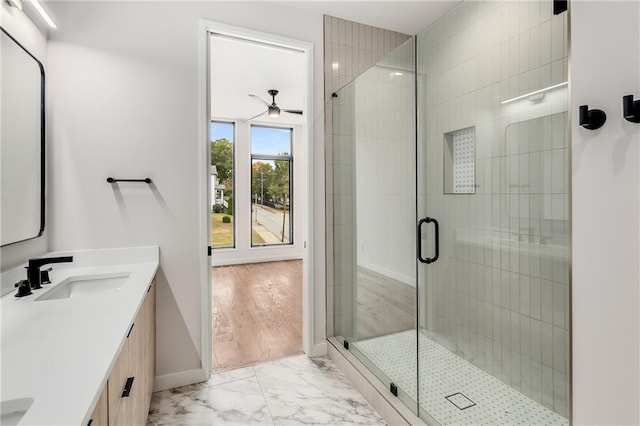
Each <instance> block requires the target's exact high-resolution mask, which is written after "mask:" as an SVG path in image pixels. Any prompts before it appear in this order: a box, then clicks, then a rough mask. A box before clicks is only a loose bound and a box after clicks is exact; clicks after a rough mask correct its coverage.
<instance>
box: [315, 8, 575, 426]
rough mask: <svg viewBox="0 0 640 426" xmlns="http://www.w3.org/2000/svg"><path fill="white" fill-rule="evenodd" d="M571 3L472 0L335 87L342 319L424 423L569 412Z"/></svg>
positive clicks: (335, 238)
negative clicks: (561, 8) (431, 256)
mask: <svg viewBox="0 0 640 426" xmlns="http://www.w3.org/2000/svg"><path fill="white" fill-rule="evenodd" d="M567 13H568V12H563V13H561V14H559V15H554V14H553V4H552V1H548V0H538V1H527V2H511V1H504V2H488V1H477V2H463V3H461V4H460V5H459V6H457V7H456V8H455V9H453V10H452V11H451V12H450V13H448V14H447V15H445V16H444V17H442V18H441V19H440V20H438V21H436V22H435V23H434V24H432V25H431V26H429V27H428V28H426V29H425V30H424V31H422V32H421V33H419V34H418V35H417V36H415V37H413V38H412V39H410V40H408V41H407V42H405V43H404V44H403V45H401V46H399V47H398V48H397V49H395V50H394V51H392V52H391V53H390V54H389V55H388V56H387V57H385V58H384V59H382V60H381V61H380V62H379V63H377V64H376V65H375V66H373V67H372V68H371V69H369V70H368V71H366V72H365V73H363V74H361V75H360V76H359V77H357V78H356V79H355V80H353V81H351V82H350V83H348V84H347V85H346V86H344V87H343V88H342V89H340V90H339V91H338V92H337V93H336V96H335V97H332V98H331V101H330V102H331V103H332V105H331V111H332V114H333V116H332V120H333V121H332V123H333V125H332V129H333V135H332V150H331V158H329V159H328V161H329V162H330V165H331V169H330V170H331V173H332V182H333V188H332V194H331V198H332V200H331V201H332V203H331V205H332V209H331V211H328V215H330V216H329V217H330V218H331V220H332V224H331V227H330V228H329V229H332V230H333V235H332V251H331V255H332V256H333V257H332V260H333V270H332V283H333V288H332V290H333V291H332V300H330V303H331V308H332V311H333V312H332V314H333V318H332V319H333V328H332V330H329V332H330V335H333V336H334V337H335V341H334V342H338V343H339V344H340V345H342V344H343V342H345V341H346V342H348V347H349V349H348V350H349V351H350V352H351V353H352V354H354V355H355V356H356V357H357V359H358V360H359V361H360V362H361V363H362V364H363V365H364V366H365V367H366V368H367V369H368V370H370V371H371V372H372V373H373V374H374V375H375V376H376V377H377V378H378V379H379V380H380V381H381V382H382V383H383V384H384V385H385V387H387V388H390V387H391V385H392V384H393V387H394V389H396V390H397V398H398V399H399V400H400V401H401V402H402V403H404V404H405V405H406V406H407V407H409V408H410V409H411V410H412V411H413V412H414V413H415V414H416V415H418V416H419V417H421V418H423V419H424V420H425V421H427V422H429V423H437V424H520V423H522V424H568V423H569V419H570V413H571V407H570V401H571V398H570V386H569V383H570V368H569V365H570V345H569V341H570V332H571V330H570V321H569V295H570V285H571V283H570V278H569V277H570V275H569V270H570V253H569V231H570V222H569V218H570V215H569V196H570V193H569V188H570V185H569V171H570V168H569V158H570V151H569V150H570V146H569V142H568V141H569V138H568V128H569V123H568V119H567V114H566V111H567V106H568V100H567V99H568V96H567V85H566V84H565V83H566V81H567V68H568V66H567V51H568V48H567ZM532 92H536V95H535V96H533V95H529V93H532ZM541 93H543V95H541ZM426 217H429V218H434V219H436V220H437V222H438V223H439V228H438V232H435V230H436V229H435V228H434V227H432V226H426V225H425V226H423V227H421V229H419V228H418V227H417V224H418V222H419V221H420V220H421V219H423V218H426ZM416 242H417V244H416ZM418 244H419V245H420V246H421V251H422V252H423V253H433V251H434V247H436V245H437V247H438V248H439V258H438V260H437V261H436V262H433V263H430V264H424V263H421V262H419V261H417V245H418Z"/></svg>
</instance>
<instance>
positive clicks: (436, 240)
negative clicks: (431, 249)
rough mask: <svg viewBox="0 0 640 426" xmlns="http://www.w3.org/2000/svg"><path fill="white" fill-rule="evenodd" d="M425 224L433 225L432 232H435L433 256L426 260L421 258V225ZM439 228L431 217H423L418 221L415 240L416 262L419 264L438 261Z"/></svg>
mask: <svg viewBox="0 0 640 426" xmlns="http://www.w3.org/2000/svg"><path fill="white" fill-rule="evenodd" d="M425 223H433V226H434V230H435V243H436V247H435V249H436V250H435V254H434V255H433V257H427V258H424V257H422V225H423V224H425ZM439 228H440V226H439V224H438V221H437V220H435V219H434V218H432V217H425V218H423V219H420V220H419V221H418V232H417V238H416V239H417V244H418V260H419V261H420V262H422V263H426V264H429V263H433V262H435V261H436V260H438V257H439V256H440V229H439Z"/></svg>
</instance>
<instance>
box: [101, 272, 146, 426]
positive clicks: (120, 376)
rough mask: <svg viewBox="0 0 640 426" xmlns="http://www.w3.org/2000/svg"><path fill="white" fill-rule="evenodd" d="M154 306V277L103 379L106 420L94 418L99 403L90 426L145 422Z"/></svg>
mask: <svg viewBox="0 0 640 426" xmlns="http://www.w3.org/2000/svg"><path fill="white" fill-rule="evenodd" d="M155 307H156V286H155V280H154V281H153V282H152V283H151V285H150V287H149V290H148V292H147V295H146V297H145V300H144V302H143V304H142V307H141V308H140V311H139V312H138V315H137V317H136V319H135V321H134V322H133V326H132V328H131V329H130V330H129V335H128V337H127V339H126V341H125V344H124V345H123V347H122V350H121V351H120V354H119V355H118V359H117V360H116V363H115V365H114V368H113V370H112V371H111V375H110V376H109V380H108V382H107V389H106V395H107V396H106V398H104V399H105V401H108V402H107V405H108V409H107V410H106V411H107V413H108V418H107V422H106V423H103V421H104V420H103V419H102V418H100V420H99V419H98V418H99V415H100V414H101V410H103V409H104V408H103V407H102V406H101V404H100V402H99V403H98V405H97V406H96V409H95V411H94V413H93V415H92V417H91V421H90V425H91V426H98V425H102V424H104V425H109V426H116V425H117V426H134V425H146V423H147V415H148V414H149V404H150V402H151V394H152V392H153V381H154V378H155V361H156V357H155V342H156V337H155V335H156V326H155V324H156V321H155V317H156V308H155ZM103 393H105V392H103ZM100 401H102V397H101V398H100Z"/></svg>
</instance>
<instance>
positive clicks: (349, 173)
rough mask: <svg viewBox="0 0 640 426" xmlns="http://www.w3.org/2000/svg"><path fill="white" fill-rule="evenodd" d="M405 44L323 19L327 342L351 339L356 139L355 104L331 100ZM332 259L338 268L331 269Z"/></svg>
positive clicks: (400, 37) (381, 32)
mask: <svg viewBox="0 0 640 426" xmlns="http://www.w3.org/2000/svg"><path fill="white" fill-rule="evenodd" d="M407 39H409V36H408V35H406V34H401V33H397V32H394V31H388V30H385V29H382V28H377V27H372V26H370V25H364V24H360V23H357V22H352V21H347V20H344V19H340V18H336V17H332V16H327V15H325V16H324V93H325V165H326V169H325V176H326V180H325V191H326V212H327V214H326V218H327V219H326V221H327V223H326V237H327V244H326V251H327V256H326V262H327V265H326V268H327V301H328V303H327V333H328V334H327V335H328V336H333V335H349V334H350V330H353V315H354V314H355V305H354V303H355V299H354V293H353V291H354V290H355V287H354V286H353V283H354V282H355V268H354V265H355V259H356V252H355V250H356V246H355V216H354V215H355V198H354V194H355V192H354V190H353V185H354V184H355V175H354V174H353V171H354V168H355V162H354V161H355V139H354V138H355V133H354V131H353V130H352V125H353V114H352V113H349V111H352V110H353V100H354V99H353V98H352V96H353V94H349V93H347V91H344V92H343V94H342V96H341V99H339V100H333V101H332V98H331V94H332V93H334V92H336V91H338V90H339V89H340V88H343V87H344V86H346V85H347V83H349V82H350V81H352V80H353V79H354V78H355V77H357V76H358V75H360V74H362V73H363V72H365V71H366V70H367V69H369V68H371V67H372V66H373V65H374V64H376V63H377V62H378V61H379V60H380V59H382V58H383V57H384V56H385V55H386V54H388V53H389V52H390V51H392V50H393V49H395V48H396V47H397V46H399V45H400V44H402V43H403V42H404V41H406V40H407ZM334 103H337V104H340V105H342V109H341V112H340V113H339V116H340V122H339V123H336V126H335V127H334V123H333V116H334V115H335V113H334V111H333V104H334ZM336 180H337V181H336ZM337 257H338V258H337ZM336 259H337V260H338V263H335V260H336ZM334 321H335V325H334Z"/></svg>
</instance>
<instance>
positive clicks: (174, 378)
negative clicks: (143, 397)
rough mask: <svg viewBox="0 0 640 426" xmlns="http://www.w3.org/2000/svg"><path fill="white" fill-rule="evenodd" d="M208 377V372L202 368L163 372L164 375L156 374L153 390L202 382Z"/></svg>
mask: <svg viewBox="0 0 640 426" xmlns="http://www.w3.org/2000/svg"><path fill="white" fill-rule="evenodd" d="M208 379H209V372H208V371H207V370H205V369H203V368H196V369H194V370H186V371H180V372H178V373H171V374H165V375H164V376H156V379H155V382H154V384H153V391H154V392H158V391H163V390H167V389H173V388H178V387H180V386H186V385H192V384H194V383H200V382H204V381H206V380H208Z"/></svg>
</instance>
